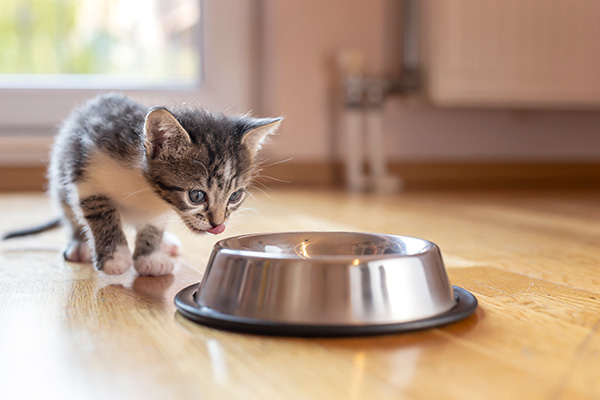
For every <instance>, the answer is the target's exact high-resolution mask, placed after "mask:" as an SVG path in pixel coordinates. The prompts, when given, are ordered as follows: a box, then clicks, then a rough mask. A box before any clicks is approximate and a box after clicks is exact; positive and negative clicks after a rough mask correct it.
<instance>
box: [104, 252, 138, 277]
mask: <svg viewBox="0 0 600 400" xmlns="http://www.w3.org/2000/svg"><path fill="white" fill-rule="evenodd" d="M132 264H133V259H132V258H131V252H130V251H129V248H128V247H127V246H123V245H121V246H117V250H116V251H115V253H114V254H113V258H111V259H109V260H106V261H104V264H103V265H101V266H99V267H100V268H98V269H100V270H102V272H104V273H105V274H107V275H120V274H122V273H123V272H125V271H127V270H128V269H129V267H131V265H132Z"/></svg>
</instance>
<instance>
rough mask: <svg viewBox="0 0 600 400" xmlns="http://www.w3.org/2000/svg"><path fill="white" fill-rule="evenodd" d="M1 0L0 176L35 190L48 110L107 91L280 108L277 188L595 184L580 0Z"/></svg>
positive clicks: (591, 55) (597, 163) (164, 100)
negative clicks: (284, 183)
mask: <svg viewBox="0 0 600 400" xmlns="http://www.w3.org/2000/svg"><path fill="white" fill-rule="evenodd" d="M2 8H3V9H2V13H1V14H0V189H1V190H39V189H41V188H42V187H43V184H44V179H45V178H44V164H45V162H46V160H47V153H48V148H49V146H50V144H51V142H52V135H53V134H54V133H55V131H56V126H57V124H59V122H60V121H61V120H62V119H63V118H65V117H66V116H67V114H68V113H69V111H70V110H71V109H72V107H74V106H76V105H78V104H80V103H81V102H82V101H84V100H85V99H87V98H90V97H92V96H94V95H95V94H97V93H100V92H104V91H122V92H125V93H126V94H128V95H130V96H132V97H133V98H135V99H137V100H139V101H141V102H144V103H145V104H148V105H149V106H150V105H158V104H161V105H167V106H168V105H175V104H181V103H186V104H188V105H198V106H202V107H207V108H210V109H213V110H217V111H225V112H228V113H237V112H241V113H245V112H247V111H252V113H253V114H254V115H256V116H278V115H283V116H285V118H286V119H285V122H284V124H283V126H282V129H281V132H280V134H279V135H277V136H276V137H275V138H274V139H273V141H272V144H270V145H269V146H268V147H267V148H266V149H265V153H264V156H265V157H266V158H267V159H268V160H269V163H276V164H275V165H273V166H272V167H269V169H268V172H266V174H268V175H270V176H273V177H274V178H276V179H277V180H285V181H289V182H291V183H289V184H287V185H298V186H300V185H302V186H320V187H345V188H348V189H350V190H371V191H379V192H390V191H397V190H400V189H401V188H404V189H406V190H410V189H412V188H507V187H511V188H513V187H526V188H531V187H551V188H555V187H595V186H597V185H598V184H600V112H599V111H600V108H599V106H600V41H599V40H598V39H599V38H600V25H599V24H597V21H599V20H600V4H599V3H597V2H595V1H592V0H578V1H570V0H486V1H480V0H421V1H419V0H371V1H368V2H365V1H360V0H305V1H301V2H294V1H278V0H219V1H217V0H205V1H199V0H107V1H102V2H99V1H93V0H4V1H3V7H2ZM280 161H283V162H281V163H279V162H280ZM277 184H278V182H277V181H275V180H274V181H273V185H277Z"/></svg>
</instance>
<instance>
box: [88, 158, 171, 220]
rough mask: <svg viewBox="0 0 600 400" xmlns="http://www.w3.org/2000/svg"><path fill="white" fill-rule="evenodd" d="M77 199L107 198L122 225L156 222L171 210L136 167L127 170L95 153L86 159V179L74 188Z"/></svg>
mask: <svg viewBox="0 0 600 400" xmlns="http://www.w3.org/2000/svg"><path fill="white" fill-rule="evenodd" d="M77 191H78V192H79V198H80V199H82V198H85V197H88V196H92V195H104V196H107V197H109V198H110V199H111V200H112V201H113V202H114V203H115V205H116V206H117V208H118V210H119V212H120V214H121V218H122V219H123V220H124V222H128V223H133V224H139V223H143V222H150V221H156V220H157V219H160V218H161V217H163V216H164V215H165V214H167V213H169V212H170V211H171V210H172V209H171V207H170V206H169V205H168V203H167V202H165V201H164V200H162V199H161V198H160V197H158V196H157V195H156V194H155V193H154V192H153V191H152V189H151V188H150V186H149V185H148V183H147V182H146V180H145V178H144V177H143V175H142V171H141V169H139V168H129V167H126V166H124V165H122V164H121V163H119V162H118V161H117V160H114V159H113V158H111V157H109V156H107V155H105V154H102V153H96V154H94V155H93V156H92V157H91V159H90V165H89V166H88V168H87V174H86V178H85V180H84V181H83V182H81V183H79V184H78V185H77Z"/></svg>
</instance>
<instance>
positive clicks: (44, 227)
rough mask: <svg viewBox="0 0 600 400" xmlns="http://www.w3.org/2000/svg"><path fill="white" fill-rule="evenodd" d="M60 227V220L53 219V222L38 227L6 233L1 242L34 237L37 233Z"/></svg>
mask: <svg viewBox="0 0 600 400" xmlns="http://www.w3.org/2000/svg"><path fill="white" fill-rule="evenodd" d="M61 225H62V223H61V221H60V218H54V219H53V220H51V221H48V222H46V223H45V224H42V225H38V226H34V227H31V228H26V229H21V230H18V231H12V232H7V233H5V234H4V235H2V240H6V239H12V238H16V237H21V236H28V235H35V234H38V233H42V232H46V231H49V230H51V229H55V228H58V227H59V226H61Z"/></svg>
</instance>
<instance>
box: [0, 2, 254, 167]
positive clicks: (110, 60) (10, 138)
mask: <svg viewBox="0 0 600 400" xmlns="http://www.w3.org/2000/svg"><path fill="white" fill-rule="evenodd" d="M255 2H256V0H218V1H217V0H206V1H201V0H102V1H97V0H2V13H0V21H2V22H0V164H3V163H4V164H6V163H13V161H11V160H14V158H15V157H14V154H15V153H16V152H18V153H19V154H22V155H23V157H22V158H21V160H22V161H23V163H39V162H40V161H43V159H44V158H45V157H46V154H47V143H48V142H49V140H50V139H49V138H50V137H51V136H52V135H53V134H54V133H55V132H56V126H57V124H59V123H60V121H61V120H63V119H64V118H65V117H66V116H67V115H68V113H69V112H70V111H71V109H72V108H73V107H74V106H76V105H78V104H81V103H82V102H83V101H84V100H85V99H88V98H90V97H93V96H95V95H97V94H98V93H99V92H103V91H115V90H116V91H120V92H123V93H125V94H126V95H128V96H131V97H133V98H134V99H136V100H138V101H141V102H142V103H144V104H147V105H149V106H152V105H166V106H169V105H173V104H181V103H184V102H185V103H187V104H193V105H198V106H202V107H205V108H209V109H215V110H229V111H231V112H247V111H249V110H251V109H253V104H254V90H253V89H254V88H255V77H256V76H257V75H258V74H257V72H256V65H257V56H258V51H257V47H258V43H257V41H256V40H257V35H256V31H257V20H258V17H257V14H256V13H257V12H258V8H257V7H255V6H254V5H255ZM253 6H254V7H253ZM40 10H41V11H40ZM42 21H46V22H42ZM19 24H21V25H20V27H19ZM23 35H24V36H25V37H24V38H23ZM21 52H26V53H25V54H21ZM38 138H39V139H40V140H38ZM36 143H37V145H35V144H36Z"/></svg>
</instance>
